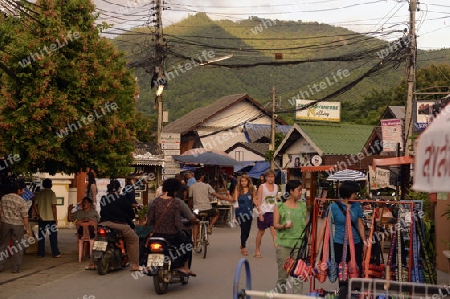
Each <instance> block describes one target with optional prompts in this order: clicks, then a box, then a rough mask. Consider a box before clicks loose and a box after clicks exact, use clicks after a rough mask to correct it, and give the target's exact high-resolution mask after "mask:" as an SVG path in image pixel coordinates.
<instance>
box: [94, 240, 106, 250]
mask: <svg viewBox="0 0 450 299" xmlns="http://www.w3.org/2000/svg"><path fill="white" fill-rule="evenodd" d="M107 246H108V242H106V241H94V246H93V247H92V250H97V251H106V247H107Z"/></svg>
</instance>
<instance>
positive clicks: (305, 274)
mask: <svg viewBox="0 0 450 299" xmlns="http://www.w3.org/2000/svg"><path fill="white" fill-rule="evenodd" d="M312 212H313V209H311V214H310V217H309V221H308V224H306V226H305V228H304V229H303V231H302V234H301V236H300V242H301V243H300V247H299V249H298V254H297V260H296V265H295V267H294V268H293V270H292V271H291V276H292V277H294V278H300V279H301V280H303V281H307V280H308V279H309V277H311V276H312V268H311V265H310V262H309V259H310V252H309V236H311V235H312V234H311V228H312V218H313V217H312Z"/></svg>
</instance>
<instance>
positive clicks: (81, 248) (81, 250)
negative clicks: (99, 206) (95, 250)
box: [76, 220, 97, 262]
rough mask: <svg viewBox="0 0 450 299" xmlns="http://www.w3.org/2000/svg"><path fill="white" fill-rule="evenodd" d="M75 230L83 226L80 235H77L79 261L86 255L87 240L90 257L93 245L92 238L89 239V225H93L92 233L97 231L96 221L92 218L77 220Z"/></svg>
mask: <svg viewBox="0 0 450 299" xmlns="http://www.w3.org/2000/svg"><path fill="white" fill-rule="evenodd" d="M76 226H77V232H78V228H79V227H82V228H83V234H82V235H81V236H80V235H78V234H77V235H78V241H77V243H78V262H81V259H82V258H83V257H85V256H86V250H85V243H86V242H88V246H89V254H90V256H91V258H92V247H93V246H94V238H92V239H91V236H90V233H89V226H93V227H94V233H97V222H95V221H94V220H78V221H77V224H76Z"/></svg>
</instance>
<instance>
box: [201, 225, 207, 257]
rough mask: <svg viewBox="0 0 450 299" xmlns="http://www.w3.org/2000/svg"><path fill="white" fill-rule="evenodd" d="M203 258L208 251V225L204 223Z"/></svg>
mask: <svg viewBox="0 0 450 299" xmlns="http://www.w3.org/2000/svg"><path fill="white" fill-rule="evenodd" d="M202 233H203V238H202V239H203V242H202V245H203V258H206V252H207V251H208V227H207V226H206V224H204V225H203V232H202Z"/></svg>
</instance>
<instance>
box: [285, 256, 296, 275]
mask: <svg viewBox="0 0 450 299" xmlns="http://www.w3.org/2000/svg"><path fill="white" fill-rule="evenodd" d="M296 263H297V260H296V259H295V258H293V257H291V256H288V257H287V258H286V260H285V261H284V264H283V270H284V271H285V272H286V273H287V274H290V273H291V271H292V269H293V268H294V267H295V265H296Z"/></svg>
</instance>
